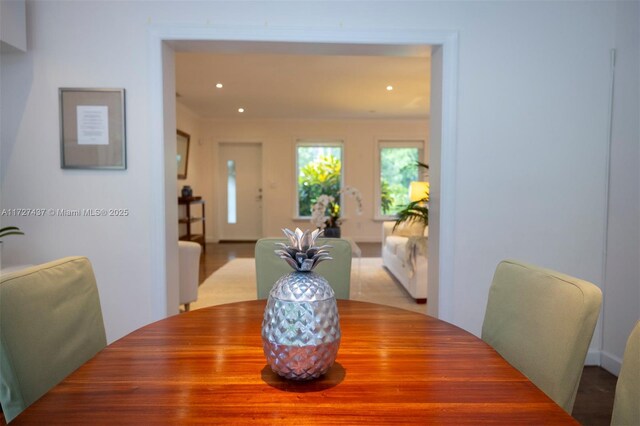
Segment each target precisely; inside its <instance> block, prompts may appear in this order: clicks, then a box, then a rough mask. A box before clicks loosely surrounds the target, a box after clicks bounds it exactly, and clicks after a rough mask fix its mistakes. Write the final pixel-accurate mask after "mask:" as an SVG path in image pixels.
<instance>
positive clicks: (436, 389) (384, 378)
mask: <svg viewBox="0 0 640 426" xmlns="http://www.w3.org/2000/svg"><path fill="white" fill-rule="evenodd" d="M265 304H266V302H265V301H250V302H240V303H233V304H229V305H222V306H216V307H211V308H205V309H200V310H195V311H192V312H189V313H186V314H180V315H177V316H174V317H171V318H167V319H165V320H162V321H159V322H156V323H154V324H151V325H148V326H146V327H143V328H141V329H139V330H137V331H135V332H133V333H131V334H130V335H128V336H126V337H124V338H122V339H120V340H118V341H116V342H114V343H112V344H111V345H109V346H108V347H107V348H106V349H104V350H103V351H102V352H100V353H99V354H98V355H96V357H95V358H93V359H92V360H90V361H89V362H87V363H86V364H85V365H83V366H82V367H81V368H80V369H78V370H77V371H76V372H74V373H73V374H72V375H70V376H69V377H68V378H67V379H66V380H64V381H63V382H62V383H61V384H59V385H58V386H56V387H55V388H54V389H52V390H51V391H50V392H49V393H47V394H46V395H45V396H44V397H42V398H41V399H40V400H38V401H37V402H36V403H35V404H34V405H32V406H31V407H29V408H28V409H27V410H26V411H25V412H23V413H22V414H21V415H20V416H18V417H17V419H16V420H15V421H14V422H12V425H13V424H14V423H15V424H55V423H62V424H73V423H75V424H114V423H116V424H148V425H151V424H154V425H155V424H173V425H181V424H189V423H204V424H239V423H254V424H255V423H261V424H283V423H296V424H300V425H310V424H325V423H326V424H329V423H331V424H354V423H372V424H389V423H395V424H427V423H450V424H479V423H504V424H516V423H526V424H536V425H540V424H575V421H574V420H573V419H572V418H571V417H570V416H569V415H568V414H566V413H565V412H564V411H563V410H562V409H561V408H560V407H559V406H557V405H556V404H555V403H554V402H553V401H551V400H550V399H549V398H548V397H547V396H546V395H544V394H543V393H542V392H541V391H540V390H538V389H537V388H536V387H535V386H534V385H533V384H532V383H531V382H530V381H529V380H527V379H526V378H525V377H524V376H523V375H522V374H520V373H519V372H518V371H516V370H515V369H514V368H513V367H511V366H510V365H509V364H508V363H507V362H506V361H505V360H504V359H503V358H502V357H500V356H499V355H498V354H497V353H496V352H495V351H494V350H493V349H492V348H491V347H489V346H488V345H486V344H485V343H484V342H482V341H481V340H480V339H478V338H477V337H475V336H473V335H471V334H469V333H467V332H465V331H463V330H461V329H459V328H457V327H455V326H452V325H451V324H448V323H445V322H442V321H439V320H437V319H434V318H432V317H428V316H425V315H422V314H418V313H414V312H409V311H405V310H401V309H396V308H391V307H388V306H382V305H375V304H371V303H364V302H355V301H344V300H341V301H339V302H338V307H339V312H340V324H341V328H342V342H341V345H340V350H339V352H338V358H337V360H336V363H335V364H334V366H333V367H332V368H331V369H330V370H329V372H328V373H327V374H326V375H325V376H323V377H321V378H320V379H317V380H315V381H311V382H301V383H298V382H291V381H287V380H285V379H281V378H280V377H279V376H277V375H275V374H274V373H273V372H272V371H271V369H270V368H269V367H268V366H267V364H266V360H265V357H264V355H263V352H262V343H261V339H260V327H261V323H262V315H263V310H264V307H265Z"/></svg>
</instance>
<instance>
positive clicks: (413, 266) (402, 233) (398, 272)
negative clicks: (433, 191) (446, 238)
mask: <svg viewBox="0 0 640 426" xmlns="http://www.w3.org/2000/svg"><path fill="white" fill-rule="evenodd" d="M394 224H395V222H383V224H382V264H383V265H384V266H385V267H386V268H387V269H388V270H389V272H391V273H392V274H393V276H394V277H395V278H396V279H397V280H398V281H399V282H400V283H401V284H402V285H403V286H404V288H405V289H406V290H407V292H408V293H409V294H410V295H411V297H413V298H414V299H416V303H426V302H427V268H428V261H427V237H428V235H429V227H426V228H425V227H423V226H422V225H421V224H419V223H415V222H412V223H409V224H401V225H400V226H398V228H396V230H395V231H393V225H394Z"/></svg>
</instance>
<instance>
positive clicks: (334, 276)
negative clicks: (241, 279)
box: [255, 238, 351, 299]
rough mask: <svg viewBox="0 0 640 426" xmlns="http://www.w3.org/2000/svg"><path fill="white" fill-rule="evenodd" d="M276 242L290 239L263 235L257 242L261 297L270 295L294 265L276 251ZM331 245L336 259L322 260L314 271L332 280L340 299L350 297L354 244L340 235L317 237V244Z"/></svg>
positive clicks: (258, 280)
mask: <svg viewBox="0 0 640 426" xmlns="http://www.w3.org/2000/svg"><path fill="white" fill-rule="evenodd" d="M276 243H286V244H288V243H289V240H287V239H285V238H262V239H260V240H258V242H257V243H256V253H255V254H256V278H257V282H258V299H266V298H267V297H269V291H270V290H271V287H273V285H274V284H275V282H276V281H277V280H278V278H280V277H281V276H283V275H284V274H287V273H289V272H291V271H292V270H293V269H291V267H290V266H289V265H288V264H287V262H285V261H284V260H282V259H280V258H279V257H278V255H276V254H275V253H274V250H276V249H277V248H278V247H276V245H275V244H276ZM324 244H328V245H330V246H332V248H331V249H329V253H330V255H331V257H332V258H333V260H327V261H324V262H322V263H320V264H319V265H318V266H317V267H316V268H315V269H314V271H315V272H317V273H318V274H320V275H322V276H323V277H325V278H326V279H327V281H329V284H330V285H331V288H333V291H334V293H335V295H336V298H337V299H349V291H350V287H351V244H350V243H349V241H347V240H343V239H341V238H318V239H317V240H316V245H324Z"/></svg>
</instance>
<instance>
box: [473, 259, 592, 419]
mask: <svg viewBox="0 0 640 426" xmlns="http://www.w3.org/2000/svg"><path fill="white" fill-rule="evenodd" d="M601 304H602V292H601V291H600V289H599V288H598V287H596V286H595V285H593V284H591V283H589V282H587V281H583V280H580V279H577V278H573V277H570V276H568V275H564V274H561V273H559V272H555V271H551V270H548V269H543V268H540V267H537V266H534V265H528V264H525V263H521V262H518V261H514V260H505V261H503V262H500V264H498V267H497V268H496V271H495V275H494V277H493V282H492V284H491V288H490V289H489V301H488V303H487V310H486V313H485V317H484V323H483V325H482V339H483V340H484V341H485V342H487V343H488V344H489V345H491V346H492V347H493V348H494V349H495V350H496V351H498V353H499V354H500V355H502V357H504V358H505V359H506V360H507V361H508V362H509V363H510V364H511V365H513V366H514V367H515V368H517V369H518V370H519V371H520V372H521V373H523V374H524V375H525V376H527V377H528V378H529V380H531V381H532V382H533V383H534V384H535V385H536V386H537V387H539V388H540V389H541V390H542V391H543V392H544V393H546V394H547V396H549V397H550V398H551V399H552V400H554V401H555V402H556V403H557V404H558V405H560V406H561V407H562V408H563V409H564V410H565V411H566V412H568V413H571V411H572V410H573V403H574V401H575V398H576V393H577V390H578V385H579V383H580V377H581V375H582V370H583V367H584V360H585V358H586V356H587V350H588V348H589V343H590V342H591V338H592V336H593V331H594V329H595V326H596V321H597V320H598V315H599V313H600V306H601Z"/></svg>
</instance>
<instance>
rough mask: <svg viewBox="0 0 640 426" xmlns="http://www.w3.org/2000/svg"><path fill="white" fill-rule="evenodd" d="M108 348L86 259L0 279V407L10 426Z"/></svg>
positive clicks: (16, 273) (47, 264) (93, 279)
mask: <svg viewBox="0 0 640 426" xmlns="http://www.w3.org/2000/svg"><path fill="white" fill-rule="evenodd" d="M106 344H107V339H106V335H105V331H104V322H103V319H102V310H101V309H100V299H99V296H98V288H97V286H96V280H95V277H94V275H93V269H92V268H91V263H90V262H89V260H88V259H87V258H85V257H67V258H64V259H60V260H57V261H54V262H49V263H45V264H42V265H38V266H34V267H31V268H28V269H24V270H22V271H19V272H15V273H13V274H8V275H4V276H2V277H0V403H1V404H2V410H3V411H4V414H5V417H6V419H7V421H11V420H12V419H13V418H14V417H16V416H17V415H18V414H20V413H21V412H22V411H23V410H24V409H25V408H27V407H28V406H29V405H31V403H33V402H34V401H35V400H37V399H38V398H40V397H41V396H42V395H44V394H45V393H46V392H47V391H48V390H49V389H51V388H52V387H53V386H55V385H56V384H58V383H59V382H60V381H62V379H64V378H65V377H66V376H67V375H69V374H70V373H71V372H73V371H74V370H75V369H77V368H78V367H79V366H81V365H82V364H84V363H85V362H86V361H88V360H89V359H90V358H92V357H93V356H94V355H95V354H96V353H98V352H99V351H100V350H102V349H103V348H104V347H105V346H106Z"/></svg>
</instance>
